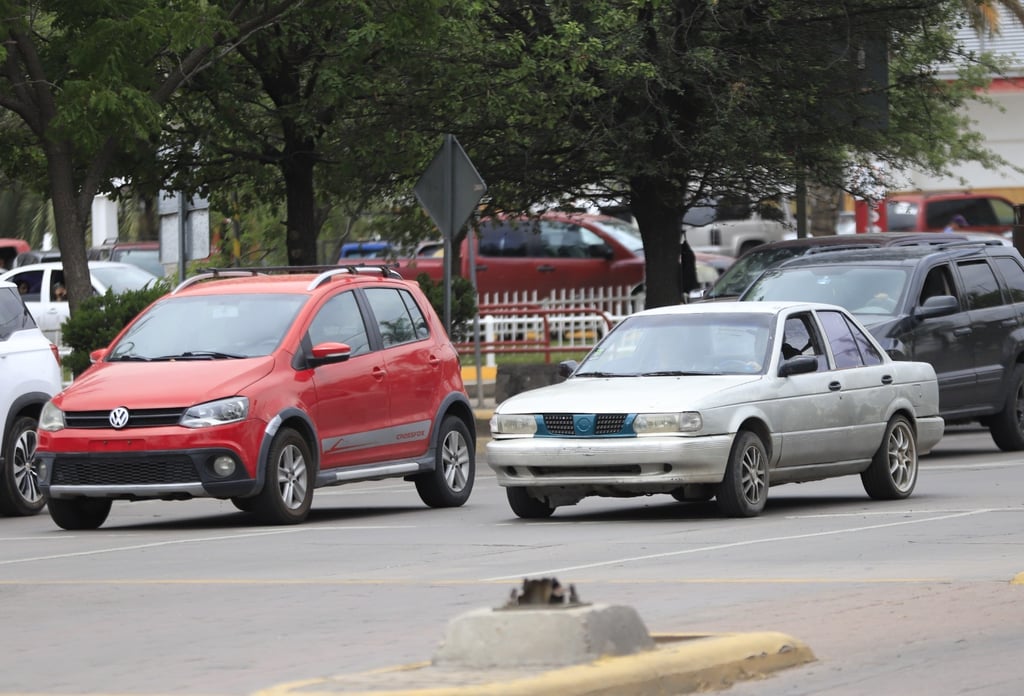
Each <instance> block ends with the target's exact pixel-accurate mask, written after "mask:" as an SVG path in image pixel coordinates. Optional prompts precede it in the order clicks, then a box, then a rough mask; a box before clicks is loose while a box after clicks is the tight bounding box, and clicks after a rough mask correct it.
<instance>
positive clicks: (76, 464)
mask: <svg viewBox="0 0 1024 696" xmlns="http://www.w3.org/2000/svg"><path fill="white" fill-rule="evenodd" d="M296 270H297V269H294V268H288V269H265V268H263V269H252V270H238V269H230V270H218V271H211V272H209V273H205V274H202V275H198V276H195V277H192V278H189V279H188V280H186V281H185V282H183V283H182V284H181V285H179V286H178V287H177V288H176V289H175V290H174V291H172V292H170V293H169V294H167V295H165V296H164V297H162V298H161V299H159V300H157V301H156V302H154V303H153V304H152V305H150V307H148V308H147V309H146V310H145V311H143V312H142V313H141V314H140V315H139V316H138V317H136V319H134V320H133V321H132V322H131V323H130V324H129V325H128V326H126V327H125V328H124V330H123V331H122V332H121V333H120V334H119V335H118V336H117V337H116V338H115V339H114V341H113V342H112V343H111V344H110V346H109V347H108V348H106V349H103V350H100V351H96V352H95V353H94V354H93V360H94V362H95V364H94V365H93V366H92V367H90V368H89V369H88V370H87V371H86V372H85V373H83V374H82V375H81V376H79V377H78V378H77V379H75V381H74V382H73V383H72V384H71V386H70V387H68V388H67V389H66V390H65V391H63V392H62V393H60V394H58V395H57V396H56V397H54V398H53V400H51V401H50V402H49V403H48V404H47V405H46V406H45V407H44V408H43V412H42V414H41V415H40V419H39V420H40V423H39V443H38V446H37V449H36V455H37V458H38V459H37V465H38V472H39V481H40V487H41V489H42V491H43V493H44V494H45V495H46V497H47V500H48V503H49V504H48V509H49V512H50V516H51V517H52V518H53V520H54V522H56V523H57V524H58V525H59V526H60V527H63V528H64V529H94V528H97V527H99V526H100V525H102V524H103V523H104V521H105V520H106V518H107V515H108V514H109V512H110V508H111V502H112V501H113V500H144V499H162V500H182V499H188V498H194V497H213V498H221V499H229V500H231V501H232V502H233V503H234V504H235V506H236V507H238V508H239V509H240V510H243V511H246V512H251V513H253V514H254V516H255V517H256V519H257V520H259V521H261V522H264V523H268V524H291V523H297V522H301V521H303V520H304V519H305V518H306V516H307V515H308V513H309V509H310V505H311V503H312V498H313V489H314V488H319V487H321V486H331V485H337V484H343V483H349V482H354V481H367V480H378V479H383V478H392V477H403V478H405V479H406V480H408V481H412V482H413V483H414V484H415V486H416V490H417V491H418V493H419V496H420V498H421V499H422V500H423V502H424V503H426V504H427V505H429V506H431V507H454V506H459V505H462V504H463V503H465V502H466V500H467V499H468V498H469V495H470V491H471V490H472V487H473V480H474V475H475V467H476V458H475V446H476V425H475V420H474V417H473V413H472V409H471V407H470V402H469V398H468V396H467V395H466V391H465V389H464V387H463V384H462V377H461V371H460V367H459V359H458V355H457V354H456V352H455V349H454V348H453V347H452V344H451V341H450V340H449V339H448V337H447V335H446V334H445V331H444V328H443V327H442V325H441V322H440V321H439V320H438V318H437V315H436V314H435V313H434V311H433V309H432V308H431V306H430V303H429V302H428V301H427V299H426V297H424V295H423V293H422V292H421V291H420V289H419V287H418V285H416V284H415V283H410V282H408V281H404V280H402V279H400V278H397V277H395V274H394V272H393V271H389V270H387V269H384V270H382V269H381V268H380V267H374V268H357V267H348V268H332V269H330V270H322V269H318V270H319V271H320V272H309V271H307V272H305V273H296V272H295V271H296Z"/></svg>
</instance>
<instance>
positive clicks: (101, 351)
mask: <svg viewBox="0 0 1024 696" xmlns="http://www.w3.org/2000/svg"><path fill="white" fill-rule="evenodd" d="M109 347H110V346H107V348H109ZM107 348H97V349H96V350H94V351H92V352H91V353H89V363H90V364H94V363H98V362H101V361H102V360H103V358H105V357H106V356H107Z"/></svg>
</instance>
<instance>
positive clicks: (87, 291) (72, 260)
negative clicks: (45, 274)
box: [42, 142, 95, 314]
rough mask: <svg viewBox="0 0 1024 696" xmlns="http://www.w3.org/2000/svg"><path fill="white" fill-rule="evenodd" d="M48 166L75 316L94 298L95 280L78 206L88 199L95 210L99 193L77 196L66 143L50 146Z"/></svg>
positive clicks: (60, 242) (55, 214) (84, 218)
mask: <svg viewBox="0 0 1024 696" xmlns="http://www.w3.org/2000/svg"><path fill="white" fill-rule="evenodd" d="M46 164H47V172H48V174H49V180H50V201H51V204H52V205H53V222H54V226H55V227H56V230H55V231H56V234H57V246H58V247H60V257H61V262H62V265H63V267H64V287H65V288H66V289H67V291H68V308H69V310H70V312H71V313H72V314H74V313H75V310H77V309H78V306H79V305H80V304H81V303H82V300H84V299H85V298H87V297H89V296H90V295H92V280H91V279H90V277H89V263H88V260H87V258H86V250H85V232H86V226H87V225H86V221H87V218H86V216H84V215H83V214H82V212H81V210H82V209H81V208H80V206H79V205H78V202H79V200H81V199H84V198H86V197H88V200H89V202H90V206H89V207H87V208H86V209H87V210H91V203H92V197H93V194H95V191H92V192H88V191H85V190H82V191H80V192H78V193H79V196H76V189H75V183H74V181H73V173H72V172H73V167H72V165H71V155H70V149H69V147H68V146H67V145H66V144H65V143H53V142H51V143H50V144H49V145H48V146H47V148H46ZM49 291H50V289H49V288H42V292H44V293H45V292H49Z"/></svg>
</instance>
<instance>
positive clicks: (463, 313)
mask: <svg viewBox="0 0 1024 696" xmlns="http://www.w3.org/2000/svg"><path fill="white" fill-rule="evenodd" d="M416 282H417V283H419V284H420V288H421V289H422V290H423V294H424V295H426V296H427V299H428V300H430V304H431V306H432V307H433V308H434V311H435V312H437V316H439V317H441V321H442V322H444V283H443V282H439V283H435V282H434V281H432V280H431V279H430V276H428V275H427V274H426V273H420V274H419V275H418V276H417V277H416ZM476 310H477V307H476V291H475V290H474V289H473V284H472V283H471V282H469V281H468V280H467V279H466V278H463V277H462V276H456V275H453V276H452V328H451V332H450V335H449V336H448V338H450V339H451V340H452V343H462V342H463V341H466V340H468V339H469V336H470V335H471V334H472V332H473V317H475V316H476Z"/></svg>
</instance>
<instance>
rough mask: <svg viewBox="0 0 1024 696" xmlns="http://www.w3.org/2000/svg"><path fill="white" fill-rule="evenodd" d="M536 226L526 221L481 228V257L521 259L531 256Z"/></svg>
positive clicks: (508, 222)
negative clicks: (530, 249) (530, 250)
mask: <svg viewBox="0 0 1024 696" xmlns="http://www.w3.org/2000/svg"><path fill="white" fill-rule="evenodd" d="M531 236H533V237H536V236H537V229H536V226H535V225H534V224H532V223H530V222H526V221H506V222H492V223H487V224H484V225H481V226H480V247H479V248H480V255H481V256H505V257H515V258H521V257H524V256H530V255H531V254H530V252H529V248H530V246H531V244H530V242H531ZM534 246H535V245H534Z"/></svg>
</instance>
